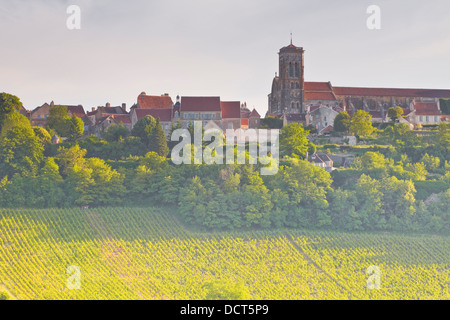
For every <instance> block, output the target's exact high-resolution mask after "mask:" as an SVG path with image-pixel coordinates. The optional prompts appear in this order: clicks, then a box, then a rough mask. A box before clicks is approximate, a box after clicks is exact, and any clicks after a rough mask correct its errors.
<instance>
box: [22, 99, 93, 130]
mask: <svg viewBox="0 0 450 320" xmlns="http://www.w3.org/2000/svg"><path fill="white" fill-rule="evenodd" d="M54 106H55V103H54V102H53V101H52V102H51V103H50V104H48V103H44V104H43V105H42V106H40V107H37V108H35V109H34V110H32V111H30V112H27V111H26V110H25V111H23V110H22V111H21V113H22V114H23V112H25V115H26V116H27V117H28V118H29V119H30V122H31V125H32V126H37V127H45V125H46V124H47V118H48V116H49V114H50V109H51V108H53V107H54ZM63 106H66V107H67V112H68V114H69V116H76V117H78V118H80V119H83V118H84V117H85V115H86V113H85V111H84V108H83V106H82V105H77V106H73V105H63Z"/></svg>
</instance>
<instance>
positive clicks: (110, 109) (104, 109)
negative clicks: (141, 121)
mask: <svg viewBox="0 0 450 320" xmlns="http://www.w3.org/2000/svg"><path fill="white" fill-rule="evenodd" d="M98 110H101V111H102V113H103V114H127V112H126V111H125V110H123V108H122V107H97V110H96V111H93V112H97V111H98Z"/></svg>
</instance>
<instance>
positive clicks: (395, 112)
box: [388, 107, 403, 122]
mask: <svg viewBox="0 0 450 320" xmlns="http://www.w3.org/2000/svg"><path fill="white" fill-rule="evenodd" d="M402 115H403V109H402V108H400V107H395V108H394V107H390V108H389V109H388V117H389V118H391V120H392V122H395V120H397V119H398V118H399V117H401V116H402Z"/></svg>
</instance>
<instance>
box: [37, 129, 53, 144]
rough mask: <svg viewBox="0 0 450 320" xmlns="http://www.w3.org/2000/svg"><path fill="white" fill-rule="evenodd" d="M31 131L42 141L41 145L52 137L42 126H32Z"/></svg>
mask: <svg viewBox="0 0 450 320" xmlns="http://www.w3.org/2000/svg"><path fill="white" fill-rule="evenodd" d="M33 131H34V134H35V136H36V137H37V138H38V139H39V141H40V142H41V143H42V145H44V146H45V145H47V144H49V143H51V142H52V137H51V136H50V134H49V133H48V131H47V130H45V129H44V128H42V127H33Z"/></svg>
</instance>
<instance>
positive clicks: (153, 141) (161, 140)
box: [149, 118, 169, 157]
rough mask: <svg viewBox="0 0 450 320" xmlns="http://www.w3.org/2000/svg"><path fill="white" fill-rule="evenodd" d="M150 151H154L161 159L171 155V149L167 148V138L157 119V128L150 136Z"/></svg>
mask: <svg viewBox="0 0 450 320" xmlns="http://www.w3.org/2000/svg"><path fill="white" fill-rule="evenodd" d="M149 150H150V151H154V152H156V153H157V154H159V155H160V156H161V157H167V155H168V154H169V147H168V146H167V138H166V135H165V134H164V131H163V129H162V127H161V123H160V122H159V118H158V119H156V124H155V128H154V129H153V130H152V133H151V135H150V142H149Z"/></svg>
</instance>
